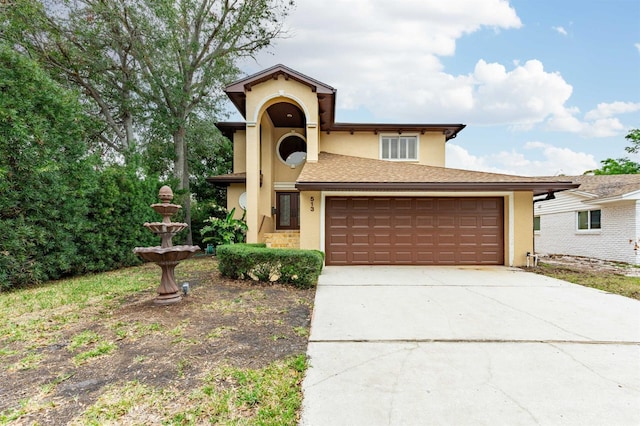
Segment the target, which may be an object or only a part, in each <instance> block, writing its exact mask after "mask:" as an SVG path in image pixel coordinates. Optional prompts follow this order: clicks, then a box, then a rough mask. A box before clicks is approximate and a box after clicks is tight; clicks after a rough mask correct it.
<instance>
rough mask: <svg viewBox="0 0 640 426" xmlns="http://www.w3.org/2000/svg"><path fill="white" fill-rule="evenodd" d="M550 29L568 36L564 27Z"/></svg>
mask: <svg viewBox="0 0 640 426" xmlns="http://www.w3.org/2000/svg"><path fill="white" fill-rule="evenodd" d="M551 28H552V29H553V30H555V31H557V32H558V33H560V34H562V35H564V36H566V35H568V34H569V33H568V32H567V30H565V29H564V27H551Z"/></svg>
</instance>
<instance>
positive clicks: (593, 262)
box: [540, 254, 640, 277]
mask: <svg viewBox="0 0 640 426" xmlns="http://www.w3.org/2000/svg"><path fill="white" fill-rule="evenodd" d="M540 262H544V263H546V264H548V265H554V266H565V267H569V268H574V269H577V270H581V271H585V272H594V273H612V274H618V275H625V276H629V277H640V268H638V267H634V266H632V265H629V264H625V263H620V262H612V261H608V260H600V259H593V258H590V257H581V256H568V255H559V254H555V255H548V256H541V257H540Z"/></svg>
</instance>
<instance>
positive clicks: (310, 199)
mask: <svg viewBox="0 0 640 426" xmlns="http://www.w3.org/2000/svg"><path fill="white" fill-rule="evenodd" d="M315 200H316V199H315V198H313V197H311V198H309V201H310V202H311V209H310V210H311V211H312V212H313V211H316V209H315V207H313V202H314V201H315Z"/></svg>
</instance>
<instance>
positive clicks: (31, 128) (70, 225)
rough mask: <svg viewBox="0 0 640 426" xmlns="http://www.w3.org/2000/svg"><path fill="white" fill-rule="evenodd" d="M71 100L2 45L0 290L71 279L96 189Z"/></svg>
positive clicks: (81, 119) (81, 120)
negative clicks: (90, 200)
mask: <svg viewBox="0 0 640 426" xmlns="http://www.w3.org/2000/svg"><path fill="white" fill-rule="evenodd" d="M86 126H88V121H87V119H86V116H84V115H83V113H82V108H81V105H80V103H79V101H78V99H77V96H76V95H75V94H74V93H72V92H69V91H67V90H65V89H63V88H62V87H60V86H59V85H58V84H57V83H55V82H54V81H53V80H51V78H49V77H48V76H47V75H46V73H45V72H44V71H42V70H41V69H40V68H38V66H37V65H36V64H35V63H34V62H32V61H30V60H29V59H28V58H26V57H24V56H22V55H20V54H18V53H16V52H14V51H13V50H12V49H11V48H10V47H7V46H6V45H0V290H3V289H8V288H11V287H15V286H19V285H25V284H30V283H34V282H41V281H45V280H49V279H55V278H60V277H61V276H64V275H70V274H74V273H77V272H78V271H79V270H81V269H82V266H83V264H84V259H83V258H82V256H81V255H80V253H79V246H78V243H77V236H78V235H81V234H82V233H85V232H89V230H90V223H89V222H88V220H87V212H88V210H89V205H88V201H87V199H86V194H87V193H88V192H90V191H91V190H92V188H93V187H94V185H95V174H94V173H93V166H94V162H93V158H91V157H90V156H89V155H88V150H87V146H86V144H85V142H84V139H85V127H86Z"/></svg>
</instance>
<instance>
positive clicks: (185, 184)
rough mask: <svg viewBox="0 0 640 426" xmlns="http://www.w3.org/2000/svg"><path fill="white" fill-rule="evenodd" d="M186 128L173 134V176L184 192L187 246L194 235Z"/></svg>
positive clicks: (180, 128) (183, 126)
mask: <svg viewBox="0 0 640 426" xmlns="http://www.w3.org/2000/svg"><path fill="white" fill-rule="evenodd" d="M185 133H186V126H185V124H181V125H180V126H179V127H178V130H176V131H175V132H174V134H173V143H174V146H175V153H176V159H175V162H174V168H173V174H174V176H175V177H176V178H177V179H178V182H179V183H178V189H180V190H183V191H184V193H185V194H184V199H183V200H182V208H183V209H184V221H185V223H186V224H187V225H189V228H188V229H187V244H188V245H192V244H193V233H192V230H191V191H190V188H189V165H188V163H187V158H188V157H187V141H186V139H185V137H184V136H185Z"/></svg>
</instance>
